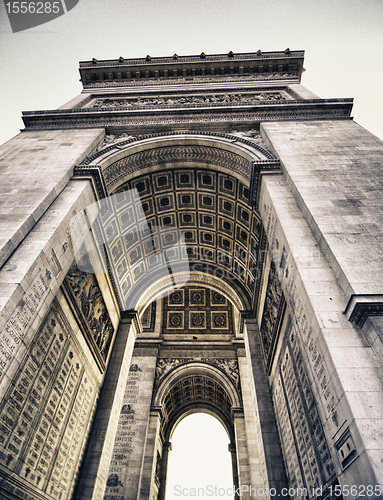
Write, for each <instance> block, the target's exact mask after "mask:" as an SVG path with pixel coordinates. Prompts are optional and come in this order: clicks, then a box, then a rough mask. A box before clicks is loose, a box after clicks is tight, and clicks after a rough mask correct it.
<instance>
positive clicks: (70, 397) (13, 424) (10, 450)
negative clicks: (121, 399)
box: [0, 303, 97, 500]
mask: <svg viewBox="0 0 383 500" xmlns="http://www.w3.org/2000/svg"><path fill="white" fill-rule="evenodd" d="M60 311H61V310H60V308H59V306H58V304H57V303H56V304H55V305H54V307H53V308H52V310H51V312H50V313H49V314H48V316H47V318H46V320H45V321H44V323H43V324H42V326H41V328H40V330H39V331H38V333H37V334H36V336H35V338H34V340H33V342H32V344H31V347H30V349H29V351H28V352H27V353H26V355H25V356H24V358H23V359H22V361H21V363H20V367H19V370H18V371H17V373H16V375H15V376H14V377H13V380H12V383H11V384H10V385H9V388H8V390H7V392H6V394H5V396H4V398H3V399H2V402H1V404H0V468H1V469H2V470H3V471H5V474H11V473H12V472H16V473H17V474H18V475H19V477H20V478H21V481H22V482H23V483H24V487H25V488H27V489H28V490H30V491H38V492H39V493H40V494H43V495H44V498H54V499H57V500H60V499H66V498H69V497H70V494H71V492H72V490H73V488H74V483H75V480H76V477H77V473H78V468H79V462H80V459H81V456H82V453H83V450H84V447H85V441H86V437H87V433H88V430H89V425H90V422H91V417H92V413H93V409H94V404H95V397H96V393H97V390H96V384H95V383H94V382H93V381H92V379H91V377H90V376H89V375H88V374H87V373H86V369H85V367H84V363H82V361H81V354H80V352H79V350H78V347H77V345H75V343H74V342H73V341H71V334H70V332H69V328H70V327H69V325H68V324H67V323H66V320H65V318H64V317H63V315H62V313H61V312H60ZM2 487H3V488H5V489H6V490H8V491H10V492H14V491H15V486H13V485H12V484H9V483H8V484H7V482H6V481H4V480H3V482H2ZM23 498H24V497H23ZM39 498H40V497H39Z"/></svg>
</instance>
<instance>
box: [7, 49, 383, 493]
mask: <svg viewBox="0 0 383 500" xmlns="http://www.w3.org/2000/svg"><path fill="white" fill-rule="evenodd" d="M303 56H304V54H303V52H300V51H290V50H289V49H287V50H285V51H282V52H264V53H263V52H261V51H258V52H255V53H246V54H234V53H233V52H229V53H228V54H220V55H208V54H204V53H202V54H200V55H199V56H186V57H181V56H178V55H177V54H174V56H172V57H163V58H155V57H150V56H147V57H146V58H144V59H130V60H129V59H124V58H122V57H120V58H119V59H116V60H108V61H98V60H96V59H93V60H92V61H88V62H82V63H80V75H81V80H82V83H83V87H84V88H83V91H82V93H81V94H80V95H79V96H77V97H75V98H74V99H73V100H72V101H70V102H69V103H67V104H66V105H64V106H62V107H61V108H59V109H57V110H42V111H29V112H24V113H23V120H24V123H25V127H26V128H25V130H24V131H23V132H22V133H21V134H19V135H18V136H17V137H15V138H14V139H12V140H11V141H9V142H8V143H7V144H5V145H3V146H2V148H1V155H2V184H1V186H0V191H1V193H0V194H1V200H2V208H1V209H2V210H3V213H2V218H1V219H0V226H1V235H2V239H1V241H0V245H1V248H0V265H1V269H0V283H1V300H0V305H1V316H0V329H1V338H0V351H1V356H0V397H1V401H0V496H1V498H5V499H13V500H15V499H28V500H57V499H59V500H69V499H73V500H75V499H76V500H87V499H92V500H96V499H97V500H133V499H134V500H137V499H141V500H143V499H147V498H149V499H164V498H165V491H166V477H167V461H168V455H169V453H171V438H172V434H173V431H174V428H175V427H176V425H177V424H178V422H179V421H180V420H181V419H182V418H184V417H185V416H187V415H189V414H190V413H194V412H200V411H202V412H206V413H209V414H211V415H214V416H215V417H216V418H217V419H218V420H219V421H220V422H221V423H222V424H223V426H224V428H225V429H226V432H227V436H228V444H229V450H230V453H231V457H232V466H233V467H232V468H233V484H234V485H235V486H236V489H237V494H236V496H237V498H239V497H241V498H243V499H246V498H250V486H251V487H252V488H253V490H252V491H254V488H255V489H257V492H258V497H260V498H262V497H263V498H270V497H273V496H275V495H278V494H281V492H282V488H290V490H289V491H290V498H293V499H296V500H300V499H303V498H305V499H307V498H309V499H310V500H316V499H318V500H319V499H321V500H327V499H331V498H339V494H338V493H339V492H341V493H342V495H343V498H345V499H346V498H350V499H351V498H352V499H356V498H360V497H361V496H363V494H364V492H367V493H368V495H369V496H370V497H373V498H382V494H381V489H380V488H381V485H382V483H383V469H382V462H381V456H382V448H383V442H382V437H381V435H380V434H381V433H380V429H381V427H382V425H381V416H382V411H381V408H382V394H381V387H382V379H381V372H382V362H383V359H382V352H383V349H382V338H381V332H382V327H383V325H382V318H381V317H382V313H383V301H382V296H383V292H382V282H383V267H382V263H381V255H382V253H383V249H382V240H381V232H382V230H383V221H382V217H381V215H380V214H381V208H382V202H381V196H380V188H381V185H382V182H383V178H382V175H383V174H382V172H383V170H382V168H381V167H382V162H383V161H382V158H383V145H382V142H381V141H379V140H378V139H377V138H376V137H374V136H372V135H371V134H369V133H368V132H367V131H365V130H364V129H362V128H361V127H359V125H357V124H356V123H355V122H354V121H353V120H352V119H351V118H350V113H351V107H352V100H351V99H320V98H319V97H317V96H315V95H314V94H312V93H311V92H310V91H308V90H307V89H305V88H304V87H303V86H302V85H301V83H300V79H301V75H302V72H303ZM79 257H80V258H79ZM185 262H186V267H185V266H184V264H185ZM181 285H182V286H181ZM349 485H353V489H352V490H351V489H350V486H349ZM238 491H239V492H240V495H239V494H238ZM283 491H284V490H283Z"/></svg>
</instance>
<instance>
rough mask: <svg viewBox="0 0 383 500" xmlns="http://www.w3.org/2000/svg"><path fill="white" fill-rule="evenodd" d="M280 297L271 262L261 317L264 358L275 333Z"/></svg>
mask: <svg viewBox="0 0 383 500" xmlns="http://www.w3.org/2000/svg"><path fill="white" fill-rule="evenodd" d="M282 297H283V293H282V289H281V284H280V282H279V279H278V276H277V272H276V267H275V264H274V262H271V266H270V273H269V282H268V285H267V291H266V298H265V305H264V310H263V319H262V324H261V337H262V342H263V349H264V352H265V358H266V359H267V358H268V356H269V354H270V350H271V346H272V342H273V338H274V336H275V334H276V328H277V326H278V325H277V323H278V316H279V310H280V306H281V302H282Z"/></svg>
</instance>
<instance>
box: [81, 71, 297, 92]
mask: <svg viewBox="0 0 383 500" xmlns="http://www.w3.org/2000/svg"><path fill="white" fill-rule="evenodd" d="M100 69H101V68H100ZM97 73H98V72H97ZM244 81H251V82H261V81H267V82H270V81H278V82H281V81H288V82H289V83H292V82H294V83H299V75H298V74H297V73H268V74H265V73H258V74H257V73H253V74H252V75H243V76H229V75H227V76H217V77H214V76H209V75H208V76H195V77H194V78H193V79H192V81H190V80H189V79H187V78H182V77H178V78H158V79H150V80H148V79H142V80H131V79H126V80H123V79H121V80H110V81H108V80H101V81H93V82H89V81H87V82H86V83H85V84H84V89H94V88H96V89H97V88H98V89H100V88H105V87H109V88H111V87H142V86H146V85H149V84H150V85H164V84H167V85H169V84H180V83H183V84H190V83H211V82H230V83H234V82H238V83H242V82H244Z"/></svg>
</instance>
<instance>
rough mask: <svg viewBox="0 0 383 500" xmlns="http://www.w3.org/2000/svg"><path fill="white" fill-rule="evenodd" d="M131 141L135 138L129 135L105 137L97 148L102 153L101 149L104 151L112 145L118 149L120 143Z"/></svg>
mask: <svg viewBox="0 0 383 500" xmlns="http://www.w3.org/2000/svg"><path fill="white" fill-rule="evenodd" d="M129 139H134V136H132V135H129V134H119V135H113V134H111V135H105V136H104V137H103V139H102V141H101V142H100V144H99V145H98V146H97V149H96V151H101V149H104V148H106V147H108V146H111V145H112V144H113V145H115V146H116V147H117V148H118V142H119V141H122V140H124V141H127V140H129Z"/></svg>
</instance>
